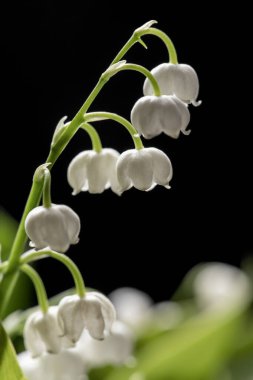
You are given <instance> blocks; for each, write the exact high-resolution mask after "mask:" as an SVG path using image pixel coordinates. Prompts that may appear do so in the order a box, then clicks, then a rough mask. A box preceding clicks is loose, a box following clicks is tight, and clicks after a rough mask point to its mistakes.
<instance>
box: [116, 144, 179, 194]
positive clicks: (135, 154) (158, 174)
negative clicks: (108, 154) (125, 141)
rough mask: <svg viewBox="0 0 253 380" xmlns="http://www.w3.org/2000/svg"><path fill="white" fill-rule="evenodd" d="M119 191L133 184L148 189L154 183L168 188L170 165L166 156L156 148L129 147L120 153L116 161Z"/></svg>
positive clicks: (153, 185)
mask: <svg viewBox="0 0 253 380" xmlns="http://www.w3.org/2000/svg"><path fill="white" fill-rule="evenodd" d="M117 175H118V181H119V184H120V190H121V192H123V191H125V190H128V189H130V188H131V187H132V186H134V187H135V188H136V189H138V190H144V191H149V190H151V189H153V188H154V187H155V186H156V185H162V186H165V187H166V188H170V186H169V183H170V180H171V178H172V165H171V162H170V159H169V158H168V156H166V154H165V153H163V152H162V151H161V150H159V149H156V148H143V149H140V150H136V149H130V150H127V151H126V152H124V153H122V154H121V156H120V158H119V160H118V163H117Z"/></svg>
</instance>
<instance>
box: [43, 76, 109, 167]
mask: <svg viewBox="0 0 253 380" xmlns="http://www.w3.org/2000/svg"><path fill="white" fill-rule="evenodd" d="M106 82H107V79H106V78H104V77H103V76H101V77H100V79H99V81H98V83H97V84H96V86H95V87H94V89H93V90H92V92H91V93H90V95H89V96H88V98H87V99H86V101H85V102H84V104H83V105H82V107H81V108H80V109H79V111H78V112H77V114H76V116H75V117H74V118H73V119H72V121H71V122H70V123H69V125H68V126H67V127H66V129H65V131H64V132H63V134H62V135H61V137H60V138H59V140H58V141H57V142H56V144H55V145H53V146H52V148H51V151H50V153H49V155H48V158H47V162H48V163H50V164H51V166H50V167H51V168H52V166H53V165H54V163H55V162H56V160H57V159H58V157H59V156H60V155H61V153H62V152H63V150H64V149H65V148H66V146H67V145H68V143H69V142H70V140H71V139H72V137H73V136H74V135H75V133H76V132H77V131H78V128H79V126H80V124H82V122H83V121H84V119H83V115H84V114H85V112H87V110H88V109H89V107H90V106H91V104H92V103H93V101H94V100H95V98H96V97H97V95H98V94H99V92H100V91H101V90H102V88H103V87H104V85H105V84H106Z"/></svg>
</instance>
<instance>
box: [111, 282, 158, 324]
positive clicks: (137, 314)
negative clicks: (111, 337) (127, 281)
mask: <svg viewBox="0 0 253 380" xmlns="http://www.w3.org/2000/svg"><path fill="white" fill-rule="evenodd" d="M109 298H110V299H111V301H112V303H113V304H114V306H115V309H116V312H117V317H118V319H119V320H120V321H122V322H124V323H125V324H127V325H128V326H130V327H132V328H134V329H138V328H139V327H142V326H143V324H144V323H145V322H147V319H149V316H150V310H151V306H152V304H153V302H152V299H151V298H150V297H149V295H148V294H146V293H144V292H142V291H141V290H138V289H134V288H119V289H116V290H114V291H113V292H112V293H111V294H109Z"/></svg>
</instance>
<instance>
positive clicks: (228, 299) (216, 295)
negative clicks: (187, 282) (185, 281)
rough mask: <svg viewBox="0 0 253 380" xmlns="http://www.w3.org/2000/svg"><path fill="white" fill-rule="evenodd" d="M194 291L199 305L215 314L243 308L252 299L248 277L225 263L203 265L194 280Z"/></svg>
mask: <svg viewBox="0 0 253 380" xmlns="http://www.w3.org/2000/svg"><path fill="white" fill-rule="evenodd" d="M193 290H194V293H195V295H196V299H197V302H198V304H199V305H200V306H201V307H202V308H204V309H206V310H209V311H215V312H217V311H218V312H220V311H227V310H230V309H231V308H238V307H243V306H244V305H246V304H247V303H248V302H249V300H250V299H251V297H252V288H251V284H250V280H249V278H248V277H247V275H246V274H245V273H243V271H241V270H240V269H238V268H235V267H233V266H231V265H228V264H223V263H208V264H205V265H203V267H202V268H201V269H200V271H199V272H198V273H197V275H196V277H195V279H194V282H193Z"/></svg>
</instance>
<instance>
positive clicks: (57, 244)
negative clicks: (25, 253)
mask: <svg viewBox="0 0 253 380" xmlns="http://www.w3.org/2000/svg"><path fill="white" fill-rule="evenodd" d="M25 230H26V233H27V235H28V237H29V238H30V239H31V243H30V245H31V246H33V247H35V248H36V249H43V248H46V247H49V248H51V249H52V250H55V251H57V252H66V251H67V250H68V248H69V246H70V244H76V243H78V241H79V238H78V235H79V232H80V219H79V217H78V215H77V214H76V213H75V212H74V211H73V210H72V209H71V208H70V207H68V206H65V205H54V204H52V205H51V207H49V208H46V207H44V206H39V207H35V208H34V209H33V210H32V211H30V212H29V214H28V215H27V218H26V221H25Z"/></svg>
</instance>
